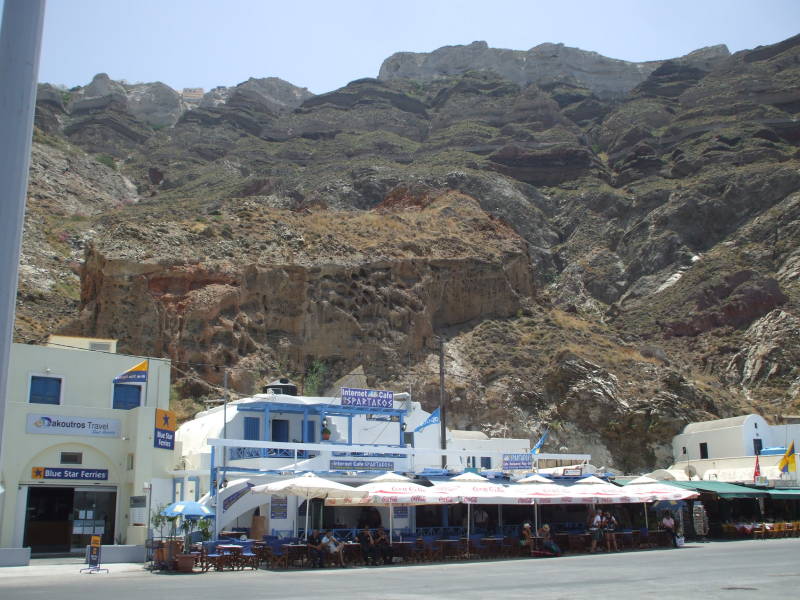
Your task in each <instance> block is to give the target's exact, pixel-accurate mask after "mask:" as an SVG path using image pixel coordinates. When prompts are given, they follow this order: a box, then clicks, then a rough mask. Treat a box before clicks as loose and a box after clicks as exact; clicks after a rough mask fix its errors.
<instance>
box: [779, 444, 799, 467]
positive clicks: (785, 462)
mask: <svg viewBox="0 0 800 600" xmlns="http://www.w3.org/2000/svg"><path fill="white" fill-rule="evenodd" d="M778 470H779V471H780V472H781V473H788V472H789V471H791V472H795V471H797V461H796V460H795V458H794V442H792V443H791V444H789V448H788V449H787V450H786V454H784V455H783V458H782V459H781V462H779V463H778Z"/></svg>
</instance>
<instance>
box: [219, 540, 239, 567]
mask: <svg viewBox="0 0 800 600" xmlns="http://www.w3.org/2000/svg"><path fill="white" fill-rule="evenodd" d="M217 551H218V552H219V553H220V554H222V560H220V562H219V569H220V571H224V570H225V567H230V568H231V569H241V568H242V546H240V545H239V544H217Z"/></svg>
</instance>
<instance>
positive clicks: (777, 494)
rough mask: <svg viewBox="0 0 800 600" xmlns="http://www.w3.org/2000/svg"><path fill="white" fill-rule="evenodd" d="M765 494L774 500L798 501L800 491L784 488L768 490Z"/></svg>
mask: <svg viewBox="0 0 800 600" xmlns="http://www.w3.org/2000/svg"><path fill="white" fill-rule="evenodd" d="M767 493H768V494H769V495H770V497H771V498H774V499H775V500H800V489H793V488H785V489H777V490H768V492H767Z"/></svg>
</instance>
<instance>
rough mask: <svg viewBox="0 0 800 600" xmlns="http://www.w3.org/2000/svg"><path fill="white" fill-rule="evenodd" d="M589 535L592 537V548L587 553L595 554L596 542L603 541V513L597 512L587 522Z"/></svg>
mask: <svg viewBox="0 0 800 600" xmlns="http://www.w3.org/2000/svg"><path fill="white" fill-rule="evenodd" d="M589 533H590V534H591V535H592V547H591V548H590V549H589V552H591V553H592V554H594V553H595V552H597V542H599V541H600V540H602V539H603V511H601V510H598V511H597V512H595V513H594V515H593V516H592V517H591V520H590V521H589Z"/></svg>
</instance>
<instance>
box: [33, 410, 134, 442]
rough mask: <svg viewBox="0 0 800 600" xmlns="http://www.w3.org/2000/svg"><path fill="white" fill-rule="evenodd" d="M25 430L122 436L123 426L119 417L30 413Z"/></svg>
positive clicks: (62, 433) (57, 433)
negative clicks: (94, 417)
mask: <svg viewBox="0 0 800 600" xmlns="http://www.w3.org/2000/svg"><path fill="white" fill-rule="evenodd" d="M25 431H26V432H27V433H43V434H46V435H88V436H96V437H109V438H111V437H119V436H120V431H122V426H121V423H120V421H119V419H89V418H87V417H69V416H64V415H41V414H28V420H27V423H26V427H25Z"/></svg>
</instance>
